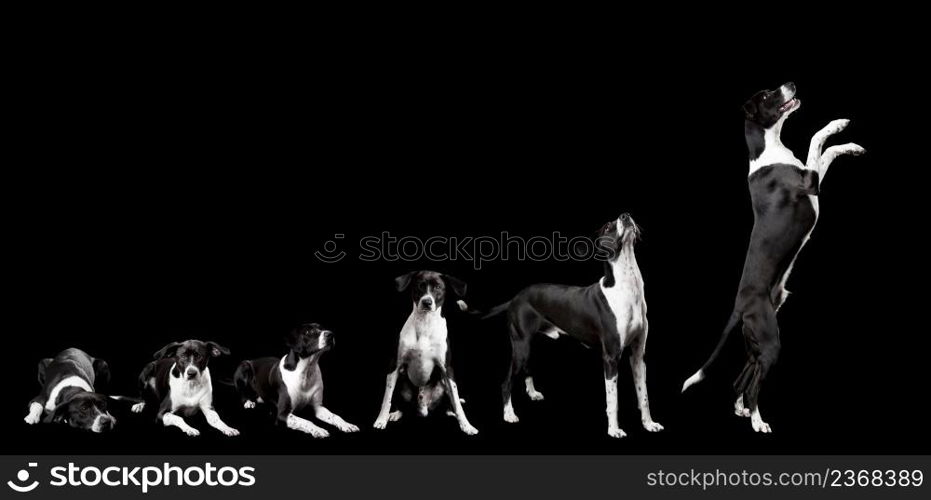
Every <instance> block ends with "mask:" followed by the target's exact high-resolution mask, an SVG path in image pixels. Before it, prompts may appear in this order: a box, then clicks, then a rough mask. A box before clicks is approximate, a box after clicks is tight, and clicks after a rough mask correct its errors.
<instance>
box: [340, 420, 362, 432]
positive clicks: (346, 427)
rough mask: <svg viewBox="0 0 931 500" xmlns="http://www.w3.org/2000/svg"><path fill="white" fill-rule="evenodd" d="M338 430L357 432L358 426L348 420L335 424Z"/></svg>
mask: <svg viewBox="0 0 931 500" xmlns="http://www.w3.org/2000/svg"><path fill="white" fill-rule="evenodd" d="M336 428H337V429H339V431H340V432H359V426H357V425H352V424H350V423H349V422H343V423H342V424H340V425H338V426H336Z"/></svg>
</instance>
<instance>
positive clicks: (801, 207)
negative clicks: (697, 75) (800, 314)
mask: <svg viewBox="0 0 931 500" xmlns="http://www.w3.org/2000/svg"><path fill="white" fill-rule="evenodd" d="M795 90H796V88H795V85H794V84H793V83H791V82H790V83H786V84H785V85H783V86H782V87H780V88H779V89H776V90H761V91H760V92H757V93H756V94H755V95H754V96H753V97H752V98H750V100H749V101H747V102H746V103H745V104H744V113H745V115H746V122H745V126H744V130H745V136H746V140H747V148H748V149H749V152H750V173H749V174H748V179H747V180H748V184H749V187H750V199H751V204H752V207H753V231H752V232H751V233H750V245H749V247H748V249H747V257H746V260H745V261H744V268H743V275H742V276H741V278H740V285H739V286H738V288H737V298H736V299H735V301H734V309H733V311H732V312H731V316H730V320H729V321H728V322H727V326H726V327H725V328H724V331H723V332H722V333H721V338H720V340H719V341H718V344H717V346H716V347H715V348H714V351H712V353H711V356H710V357H709V358H708V360H707V361H706V362H705V364H704V365H703V366H702V367H701V369H699V370H698V371H697V372H695V374H694V375H692V376H691V377H689V378H688V380H686V381H685V383H684V384H683V385H682V391H683V392H684V391H685V390H686V389H688V388H689V387H690V386H691V385H693V384H697V383H698V382H700V381H702V380H703V379H704V378H705V373H706V371H707V370H708V368H709V367H710V366H711V364H712V363H713V362H714V360H715V359H716V358H717V357H718V354H719V353H720V352H721V349H722V348H723V347H724V344H725V341H726V340H727V338H728V336H729V334H730V333H731V331H733V330H734V329H735V328H736V327H737V325H739V324H740V325H743V334H744V338H745V339H746V343H745V344H746V348H747V358H748V359H747V363H746V365H744V368H743V371H742V372H741V373H740V376H738V377H737V381H736V382H734V388H735V389H736V391H737V401H736V403H734V410H735V413H737V415H739V416H742V417H750V423H751V425H752V427H753V430H754V431H756V432H764V433H768V432H772V428H771V427H770V426H769V424H767V423H766V422H764V421H763V417H762V416H761V414H760V407H759V401H758V400H759V395H760V386H761V385H762V383H763V380H764V379H765V378H766V374H767V373H768V372H769V370H770V368H771V367H772V366H773V364H775V362H776V358H777V357H778V356H779V348H780V342H779V325H778V323H777V322H776V312H777V311H779V308H780V307H781V306H782V304H783V303H784V302H785V300H786V297H788V295H789V292H788V291H787V290H786V289H785V284H786V280H788V279H789V273H791V272H792V265H793V264H794V263H795V259H796V257H798V254H799V252H800V251H801V250H802V247H803V246H805V243H806V242H807V241H808V237H809V236H810V235H811V232H812V230H814V228H815V223H816V222H817V221H818V193H819V190H820V186H821V183H822V182H824V177H825V175H827V172H828V167H830V166H831V162H833V161H834V159H835V158H837V157H838V156H840V155H848V154H849V155H861V154H863V153H864V149H863V148H861V147H860V146H858V145H856V144H852V143H850V144H843V145H838V146H831V147H829V148H827V149H825V150H824V152H823V153H822V148H823V147H824V143H825V141H827V139H828V137H830V136H831V135H833V134H836V133H838V132H840V131H842V130H844V128H846V127H847V125H848V123H849V120H834V121H832V122H831V123H829V124H828V125H827V126H826V127H824V128H823V129H821V130H820V131H819V132H818V133H816V134H815V135H814V136H813V137H812V138H811V144H810V146H809V149H808V161H807V163H804V164H803V163H802V162H801V161H799V160H798V159H796V158H795V156H794V155H793V154H792V151H790V150H789V149H788V148H787V147H785V146H784V145H783V144H782V141H781V140H780V138H779V137H780V134H781V132H782V125H783V124H784V123H785V120H786V118H788V117H789V115H791V114H792V113H793V112H794V111H795V110H797V109H798V108H799V106H801V102H800V101H799V100H798V99H797V98H796V97H795Z"/></svg>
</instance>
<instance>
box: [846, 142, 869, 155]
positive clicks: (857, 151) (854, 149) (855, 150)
mask: <svg viewBox="0 0 931 500" xmlns="http://www.w3.org/2000/svg"><path fill="white" fill-rule="evenodd" d="M849 153H850V154H852V155H853V156H860V155H862V154H864V153H866V150H865V149H863V146H861V145H859V144H850V149H849Z"/></svg>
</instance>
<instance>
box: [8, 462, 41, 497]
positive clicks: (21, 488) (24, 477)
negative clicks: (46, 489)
mask: <svg viewBox="0 0 931 500" xmlns="http://www.w3.org/2000/svg"><path fill="white" fill-rule="evenodd" d="M38 466H39V464H38V463H36V462H29V467H30V468H36V467H38ZM16 480H17V481H19V482H20V483H23V485H20V484H17V483H15V482H13V481H7V482H6V485H7V486H9V487H10V489H12V490H13V491H16V492H18V493H28V492H30V491H32V490H34V489H36V488H38V487H39V482H38V481H33V482H32V483H30V484H25V483H26V481H29V471H28V470H26V469H20V471H19V472H17V473H16Z"/></svg>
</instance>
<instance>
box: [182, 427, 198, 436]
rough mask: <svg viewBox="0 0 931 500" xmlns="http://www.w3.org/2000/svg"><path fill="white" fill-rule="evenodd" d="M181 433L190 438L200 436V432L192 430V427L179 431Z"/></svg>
mask: <svg viewBox="0 0 931 500" xmlns="http://www.w3.org/2000/svg"><path fill="white" fill-rule="evenodd" d="M181 432H184V433H185V434H187V435H188V436H191V437H197V436H200V431H199V430H197V429H195V428H193V427H188V428H186V429H181Z"/></svg>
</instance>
